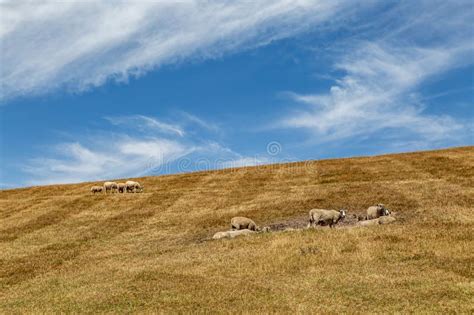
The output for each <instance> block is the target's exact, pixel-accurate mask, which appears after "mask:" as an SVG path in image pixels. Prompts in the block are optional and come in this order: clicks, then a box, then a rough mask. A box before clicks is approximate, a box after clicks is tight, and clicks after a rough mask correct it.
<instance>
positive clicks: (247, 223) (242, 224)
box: [230, 217, 259, 231]
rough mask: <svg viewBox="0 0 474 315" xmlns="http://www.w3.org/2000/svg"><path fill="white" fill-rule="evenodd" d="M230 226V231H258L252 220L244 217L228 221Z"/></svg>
mask: <svg viewBox="0 0 474 315" xmlns="http://www.w3.org/2000/svg"><path fill="white" fill-rule="evenodd" d="M230 226H231V228H232V230H245V229H249V230H251V231H257V230H259V228H258V226H257V225H256V224H255V222H254V221H253V220H252V219H249V218H245V217H235V218H232V220H230Z"/></svg>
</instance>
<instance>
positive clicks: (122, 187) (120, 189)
mask: <svg viewBox="0 0 474 315" xmlns="http://www.w3.org/2000/svg"><path fill="white" fill-rule="evenodd" d="M117 187H118V192H119V193H125V192H127V190H126V189H125V188H126V185H125V183H118V184H117Z"/></svg>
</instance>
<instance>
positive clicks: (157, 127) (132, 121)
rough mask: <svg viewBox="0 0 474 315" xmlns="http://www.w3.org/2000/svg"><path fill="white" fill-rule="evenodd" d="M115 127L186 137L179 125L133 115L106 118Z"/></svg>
mask: <svg viewBox="0 0 474 315" xmlns="http://www.w3.org/2000/svg"><path fill="white" fill-rule="evenodd" d="M105 119H106V120H108V121H109V122H110V123H112V124H113V125H125V126H128V127H132V128H134V129H139V130H141V131H153V132H158V133H165V134H174V135H178V136H180V137H183V136H184V135H185V132H184V129H183V128H182V127H181V126H180V125H178V124H170V123H165V122H162V121H160V120H158V119H156V118H153V117H148V116H143V115H132V116H118V117H106V118H105Z"/></svg>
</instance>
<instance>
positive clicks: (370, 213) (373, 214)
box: [367, 203, 390, 220]
mask: <svg viewBox="0 0 474 315" xmlns="http://www.w3.org/2000/svg"><path fill="white" fill-rule="evenodd" d="M388 215H390V210H388V209H387V208H385V206H384V205H383V204H381V203H379V204H378V205H376V206H371V207H369V208H368V209H367V220H372V219H377V218H379V217H381V216H388Z"/></svg>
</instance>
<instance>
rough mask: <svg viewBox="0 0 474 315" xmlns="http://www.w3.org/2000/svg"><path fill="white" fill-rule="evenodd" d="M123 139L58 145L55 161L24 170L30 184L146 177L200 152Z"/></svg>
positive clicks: (166, 142)
mask: <svg viewBox="0 0 474 315" xmlns="http://www.w3.org/2000/svg"><path fill="white" fill-rule="evenodd" d="M119 139H120V140H118V141H114V142H110V141H99V142H98V143H96V145H95V146H94V145H93V144H92V143H93V141H90V139H86V141H85V142H86V144H81V143H63V144H59V145H56V146H55V147H54V150H53V152H50V153H49V155H53V156H55V157H54V158H35V159H32V160H30V161H29V163H28V164H27V165H25V166H24V167H23V171H24V172H26V173H28V174H29V175H30V180H29V181H28V182H27V184H30V185H31V184H53V183H56V184H57V183H71V182H82V181H88V180H101V179H107V178H119V177H128V176H142V175H145V174H147V173H148V172H149V171H150V169H152V168H155V169H156V168H159V167H161V166H162V165H164V164H166V163H170V162H172V161H174V160H176V159H178V158H180V157H182V156H185V155H187V154H189V153H191V152H193V151H194V150H196V148H193V147H191V148H187V147H186V146H185V145H183V144H181V143H179V142H176V141H171V140H163V139H150V140H147V141H145V140H143V139H136V138H129V137H126V136H121V137H120V138H119ZM87 146H90V148H89V147H87Z"/></svg>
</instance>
